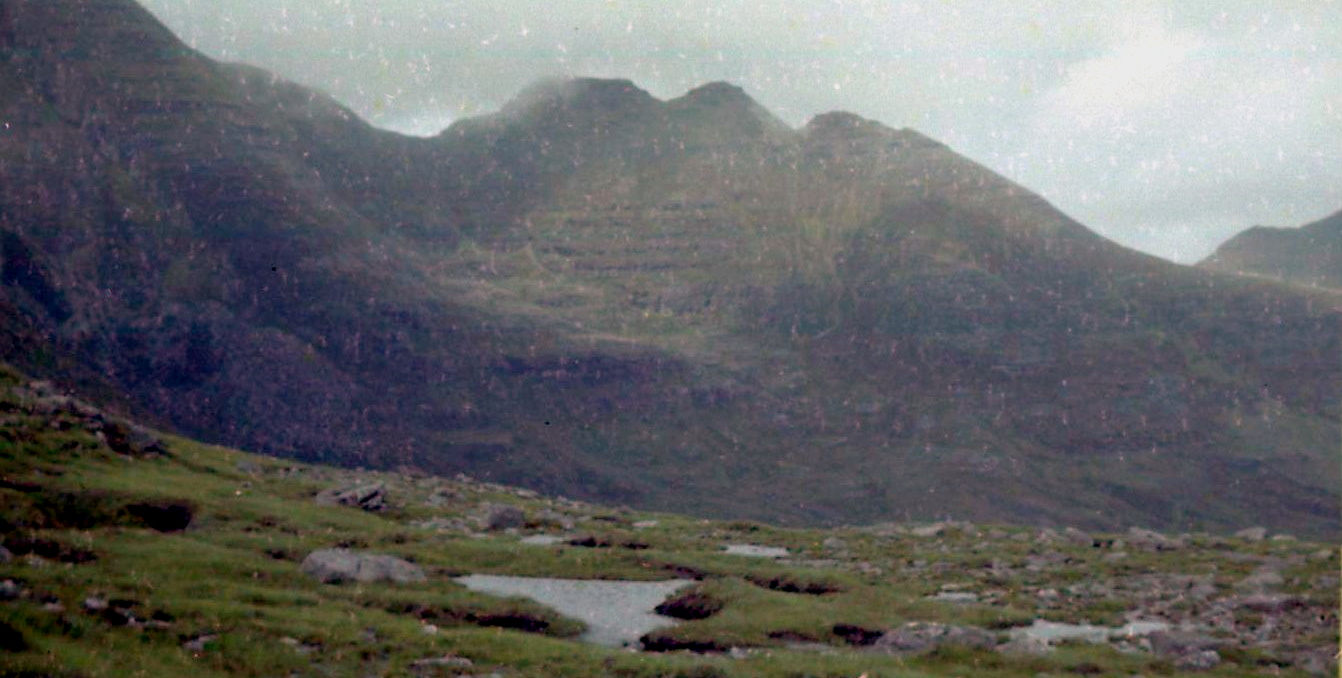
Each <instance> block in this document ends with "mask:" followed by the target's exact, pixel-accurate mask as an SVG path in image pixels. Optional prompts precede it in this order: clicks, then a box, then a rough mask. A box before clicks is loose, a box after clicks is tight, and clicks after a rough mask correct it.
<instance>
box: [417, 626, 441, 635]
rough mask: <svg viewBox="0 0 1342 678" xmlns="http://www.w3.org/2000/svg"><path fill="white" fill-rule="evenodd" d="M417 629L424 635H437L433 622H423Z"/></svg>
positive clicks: (436, 628)
mask: <svg viewBox="0 0 1342 678" xmlns="http://www.w3.org/2000/svg"><path fill="white" fill-rule="evenodd" d="M419 630H420V631H421V632H422V633H423V634H424V635H426V636H436V635H438V627H437V626H434V625H433V624H425V625H423V626H421V627H419Z"/></svg>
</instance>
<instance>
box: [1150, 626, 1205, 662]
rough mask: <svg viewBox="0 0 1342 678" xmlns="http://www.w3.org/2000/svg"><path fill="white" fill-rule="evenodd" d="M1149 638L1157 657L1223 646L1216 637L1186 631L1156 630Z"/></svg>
mask: <svg viewBox="0 0 1342 678" xmlns="http://www.w3.org/2000/svg"><path fill="white" fill-rule="evenodd" d="M1147 640H1149V641H1150V642H1151V651H1152V652H1153V653H1155V655H1156V656H1157V657H1183V656H1187V655H1193V654H1196V653H1198V652H1202V651H1204V650H1215V649H1216V648H1218V647H1220V646H1221V641H1218V640H1217V639H1215V638H1212V637H1210V636H1204V635H1202V634H1199V633H1189V632H1186V631H1155V632H1153V633H1151V635H1149V636H1147Z"/></svg>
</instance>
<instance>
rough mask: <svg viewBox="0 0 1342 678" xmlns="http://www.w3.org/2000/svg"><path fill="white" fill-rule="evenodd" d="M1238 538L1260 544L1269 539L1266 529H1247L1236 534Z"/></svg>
mask: <svg viewBox="0 0 1342 678" xmlns="http://www.w3.org/2000/svg"><path fill="white" fill-rule="evenodd" d="M1235 536H1236V537H1239V538H1240V539H1243V540H1244V541H1248V542H1260V541H1263V540H1264V539H1267V528H1266V527H1246V528H1244V529H1243V530H1240V531H1239V532H1236V533H1235Z"/></svg>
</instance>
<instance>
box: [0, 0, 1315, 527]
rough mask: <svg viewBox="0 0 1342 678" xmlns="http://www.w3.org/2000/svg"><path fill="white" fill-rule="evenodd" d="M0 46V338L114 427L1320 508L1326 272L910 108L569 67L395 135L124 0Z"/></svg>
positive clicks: (851, 483)
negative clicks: (1155, 254)
mask: <svg viewBox="0 0 1342 678" xmlns="http://www.w3.org/2000/svg"><path fill="white" fill-rule="evenodd" d="M0 48H2V49H0V80H2V81H3V83H5V85H6V86H4V87H0V113H2V114H3V115H4V116H5V119H6V120H7V121H9V123H10V125H11V127H10V128H9V129H8V130H7V131H6V133H5V134H4V135H2V136H0V351H3V354H2V355H0V357H3V358H5V359H6V360H8V361H10V362H11V363H14V364H16V365H18V366H20V367H21V368H22V369H24V370H26V371H28V372H29V373H31V374H34V375H35V376H38V377H41V378H45V379H51V380H54V381H56V382H57V383H60V384H62V385H64V386H67V387H72V388H73V387H77V388H79V389H80V390H81V392H83V393H86V394H90V395H91V396H96V397H97V398H98V399H100V400H102V401H106V402H117V403H119V405H120V406H121V407H124V408H125V409H127V411H130V412H133V413H135V414H136V416H137V417H138V418H140V419H141V420H143V421H146V422H149V423H153V424H156V425H159V426H161V427H163V428H167V429H171V430H174V431H177V432H179V433H182V434H184V435H189V436H192V437H194V438H196V439H200V440H206V441H210V442H213V443H219V444H228V445H233V446H238V447H244V448H246V449H251V450H257V451H262V452H266V453H272V454H276V455H280V456H286V457H290V458H295V459H299V460H303V461H309V462H329V463H334V464H338V465H345V466H359V465H362V466H366V467H376V468H383V469H389V468H396V467H398V466H406V465H408V466H413V467H416V468H420V469H424V470H429V471H434V472H438V473H440V474H446V475H451V474H453V473H456V472H469V473H471V474H472V475H475V476H477V477H481V478H485V479H488V480H492V481H499V482H506V483H508V484H512V485H519V486H526V487H529V488H531V489H534V490H539V491H543V492H546V493H550V494H566V495H569V496H574V497H577V498H580V499H585V500H600V501H604V502H612V503H628V504H631V505H636V506H639V507H641V508H647V509H656V510H671V511H683V512H694V513H696V514H698V515H704V516H712V517H731V518H743V519H764V520H769V521H777V522H783V523H788V524H794V525H825V524H828V525H834V524H841V523H845V522H848V523H853V522H871V521H880V520H889V519H908V518H919V519H934V518H938V517H944V516H951V517H955V518H960V519H971V520H982V519H993V520H1013V521H1017V522H1021V523H1032V524H1036V525H1041V524H1048V525H1054V526H1062V525H1075V526H1080V527H1084V528H1087V529H1105V530H1116V529H1122V528H1125V527H1127V526H1130V525H1152V526H1158V527H1161V528H1164V529H1170V530H1175V531H1183V530H1206V531H1219V532H1230V531H1234V530H1236V529H1239V528H1242V527H1246V526H1249V525H1253V524H1263V525H1266V526H1268V527H1271V528H1273V529H1281V530H1288V531H1291V532H1293V533H1298V534H1301V535H1310V536H1313V537H1325V536H1326V537H1332V536H1335V535H1336V534H1337V533H1338V531H1339V529H1340V525H1342V523H1340V522H1339V521H1340V520H1342V518H1340V516H1342V513H1339V510H1338V507H1339V504H1338V489H1337V485H1336V482H1335V480H1336V478H1338V477H1339V474H1340V473H1342V469H1339V465H1338V464H1339V461H1338V457H1337V455H1336V440H1337V435H1336V434H1337V421H1338V417H1339V413H1340V412H1342V409H1340V407H1342V406H1340V405H1339V394H1342V388H1339V384H1342V365H1339V364H1338V362H1337V360H1336V357H1337V355H1339V352H1342V343H1340V337H1342V333H1340V332H1339V328H1342V325H1340V324H1339V322H1338V320H1339V317H1338V316H1339V313H1338V310H1337V307H1336V306H1337V304H1336V298H1335V296H1333V295H1331V294H1326V293H1320V292H1306V291H1301V290H1297V289H1293V288H1289V287H1287V286H1284V285H1279V284H1272V283H1268V282H1264V281H1246V280H1242V279H1238V278H1236V277H1234V276H1229V275H1222V274H1215V273H1209V272H1205V271H1198V270H1196V269H1191V268H1187V267H1180V266H1176V265H1174V264H1170V263H1168V262H1162V261H1159V260H1155V259H1153V258H1151V257H1145V256H1142V255H1139V254H1137V253H1134V252H1131V251H1128V250H1125V249H1123V248H1121V247H1119V246H1117V245H1115V244H1113V243H1110V242H1107V241H1105V240H1103V239H1102V238H1100V237H1099V236H1097V235H1095V234H1094V233H1091V232H1090V231H1088V230H1087V229H1086V228H1085V227H1084V226H1083V225H1081V224H1078V223H1076V222H1075V221H1074V220H1072V219H1070V218H1068V217H1067V216H1066V215H1064V214H1062V213H1060V212H1058V211H1057V210H1056V209H1054V208H1052V207H1051V206H1050V205H1049V204H1048V203H1047V202H1046V201H1044V200H1043V199H1042V198H1040V197H1039V196H1037V195H1034V194H1032V193H1030V192H1029V191H1028V190H1026V189H1025V188H1024V187H1021V186H1018V185H1016V184H1014V183H1012V182H1010V181H1008V180H1006V179H1005V178H1003V177H1000V176H997V175H995V174H993V173H992V172H990V171H989V170H987V169H986V168H984V167H981V166H979V165H977V164H975V163H974V162H972V161H970V160H969V159H966V158H963V157H961V156H959V155H957V154H955V153H954V152H953V151H952V150H951V149H949V148H947V147H946V146H945V145H943V144H940V143H938V142H936V141H934V140H931V139H928V138H926V137H924V136H922V135H920V134H918V133H917V132H915V131H912V130H907V129H892V128H888V127H886V126H884V125H882V124H880V123H877V122H875V121H870V120H864V119H862V118H860V117H858V116H854V115H851V114H845V113H831V114H825V115H821V116H818V117H817V118H816V119H815V120H813V121H811V122H810V123H809V124H807V125H806V126H805V127H804V128H802V129H796V130H794V129H789V128H787V126H786V125H783V124H782V123H780V122H779V121H778V120H777V119H776V118H775V117H774V116H772V115H771V114H770V113H769V112H768V111H766V110H764V109H763V108H762V107H761V106H759V105H758V104H757V103H756V102H754V101H753V100H751V99H750V97H749V96H748V95H746V93H744V92H743V91H741V90H740V89H739V88H736V87H734V86H731V85H727V84H724V83H713V84H709V85H705V86H703V87H700V88H696V89H695V90H693V91H691V92H689V93H687V94H685V95H684V96H682V97H679V98H677V99H674V100H671V101H659V100H657V99H656V98H654V97H652V96H651V95H649V94H648V93H647V92H644V91H642V90H640V89H639V88H638V87H637V86H636V85H634V84H633V83H630V82H628V81H622V80H595V79H576V80H572V81H559V82H551V83H545V84H542V85H539V86H537V87H535V88H532V89H531V90H528V91H527V92H525V93H523V94H522V95H521V96H519V97H518V99H517V100H516V101H514V102H512V103H510V104H509V105H507V106H505V107H504V108H503V110H501V111H500V112H499V113H497V114H494V115H490V116H485V117H482V118H479V119H472V120H464V121H461V122H459V123H458V124H456V125H454V126H453V127H452V128H450V129H449V130H447V131H446V132H445V133H444V134H443V135H441V136H440V137H438V138H435V139H410V138H406V137H402V136H399V135H395V134H391V133H387V132H383V131H379V130H376V129H373V128H372V127H370V126H369V125H368V124H366V123H365V122H363V121H361V120H359V119H357V118H356V117H355V116H353V114H352V113H351V112H350V111H349V110H348V109H345V108H344V107H342V106H340V105H339V104H338V103H337V102H335V101H334V100H332V99H330V98H329V97H327V96H325V95H323V94H321V93H319V92H315V91H312V90H308V89H305V88H302V87H299V86H297V85H294V84H293V83H288V82H285V81H283V80H282V79H279V78H276V77H273V76H271V75H269V74H266V73H264V72H260V71H258V70H256V69H252V68H248V67H245V66H236V65H223V64H218V63H215V62H212V61H211V60H209V59H207V58H205V57H203V56H202V55H200V54H197V53H195V52H194V51H192V50H190V49H188V48H187V47H186V46H185V45H183V44H182V43H181V42H180V41H179V40H177V39H176V38H175V37H174V36H172V35H171V34H170V33H169V32H168V31H167V30H166V29H165V28H164V27H163V26H161V25H160V24H159V23H158V22H157V21H155V20H154V19H153V17H152V16H151V15H149V14H148V13H147V12H145V11H144V10H143V9H142V8H140V7H138V6H137V5H135V4H134V3H133V2H131V1H130V0H49V1H42V2H39V1H37V0H22V1H18V2H9V3H4V4H3V5H0Z"/></svg>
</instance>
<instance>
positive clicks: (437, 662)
mask: <svg viewBox="0 0 1342 678" xmlns="http://www.w3.org/2000/svg"><path fill="white" fill-rule="evenodd" d="M472 666H475V663H474V662H472V661H471V660H469V659H467V658H465V657H457V656H453V655H450V654H449V655H443V656H441V657H427V658H425V659H417V660H415V661H413V662H410V671H411V672H412V674H413V675H415V676H435V675H449V673H447V672H450V675H453V676H456V675H460V674H459V673H457V669H469V668H471V667H472Z"/></svg>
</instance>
